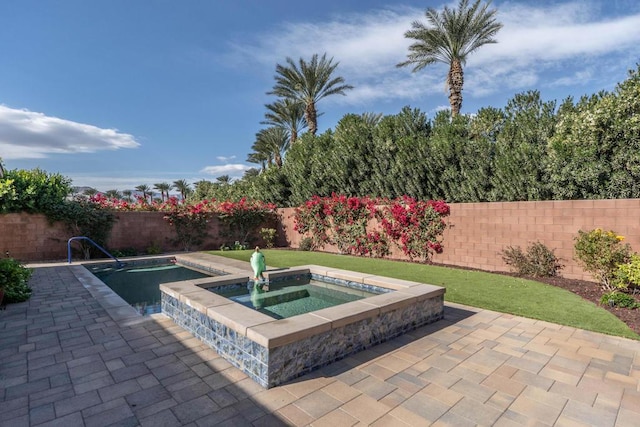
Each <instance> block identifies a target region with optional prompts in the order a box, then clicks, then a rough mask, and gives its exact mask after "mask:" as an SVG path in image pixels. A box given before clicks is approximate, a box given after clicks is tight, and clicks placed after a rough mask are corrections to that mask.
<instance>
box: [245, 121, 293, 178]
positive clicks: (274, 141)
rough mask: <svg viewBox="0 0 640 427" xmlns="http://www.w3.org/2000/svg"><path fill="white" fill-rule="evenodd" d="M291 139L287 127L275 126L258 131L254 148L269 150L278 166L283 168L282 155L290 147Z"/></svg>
mask: <svg viewBox="0 0 640 427" xmlns="http://www.w3.org/2000/svg"><path fill="white" fill-rule="evenodd" d="M289 140H290V138H289V132H288V131H287V130H286V129H285V128H283V127H280V126H273V127H270V128H267V129H262V130H260V131H259V132H258V133H256V142H255V143H254V144H253V147H252V148H254V149H255V148H258V149H259V150H263V151H266V152H268V153H269V154H270V157H271V158H273V161H274V163H275V164H276V166H277V167H279V168H281V167H282V157H283V156H284V154H285V153H286V152H287V150H288V149H289ZM256 151H257V150H256Z"/></svg>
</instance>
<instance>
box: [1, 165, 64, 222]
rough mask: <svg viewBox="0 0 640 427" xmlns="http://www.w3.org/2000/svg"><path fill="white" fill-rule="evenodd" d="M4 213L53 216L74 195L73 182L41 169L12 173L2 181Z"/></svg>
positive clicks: (2, 209)
mask: <svg viewBox="0 0 640 427" xmlns="http://www.w3.org/2000/svg"><path fill="white" fill-rule="evenodd" d="M1 181H2V182H3V183H2V184H1V185H0V212H2V213H7V212H29V213H44V214H47V215H48V214H49V213H50V212H51V211H52V210H53V209H55V207H56V206H57V205H58V204H60V203H62V202H63V201H64V200H65V199H66V197H67V195H69V194H71V186H70V185H71V180H70V179H69V178H66V177H64V176H62V175H60V174H57V173H53V174H49V173H47V172H45V171H43V170H41V169H32V170H21V169H20V170H19V169H16V170H10V171H6V173H5V174H4V176H3V177H2V178H1Z"/></svg>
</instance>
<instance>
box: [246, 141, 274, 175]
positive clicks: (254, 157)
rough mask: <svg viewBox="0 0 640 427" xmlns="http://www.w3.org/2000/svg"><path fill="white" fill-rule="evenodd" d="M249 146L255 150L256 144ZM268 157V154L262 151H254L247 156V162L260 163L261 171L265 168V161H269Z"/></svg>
mask: <svg viewBox="0 0 640 427" xmlns="http://www.w3.org/2000/svg"><path fill="white" fill-rule="evenodd" d="M251 148H253V149H254V150H255V149H256V144H253V147H251ZM269 159H270V158H269V154H268V153H265V152H264V151H255V152H253V153H250V154H249V155H248V156H247V162H249V163H256V164H258V165H260V166H261V167H262V169H261V170H263V171H264V170H265V169H266V168H267V161H269Z"/></svg>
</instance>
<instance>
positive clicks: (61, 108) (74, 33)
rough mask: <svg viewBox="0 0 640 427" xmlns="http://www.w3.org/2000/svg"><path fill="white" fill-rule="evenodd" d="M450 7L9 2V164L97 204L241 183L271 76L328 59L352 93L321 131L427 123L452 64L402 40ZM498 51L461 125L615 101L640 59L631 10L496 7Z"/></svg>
mask: <svg viewBox="0 0 640 427" xmlns="http://www.w3.org/2000/svg"><path fill="white" fill-rule="evenodd" d="M445 4H450V5H455V4H457V1H456V2H452V3H444V2H442V1H437V0H436V1H434V0H422V1H413V0H407V1H379V0H367V1H365V0H361V1H356V0H325V1H324V2H321V3H317V2H302V1H285V0H276V1H264V0H253V1H249V0H234V1H225V0H189V1H186V0H185V1H174V0H162V1H150V0H147V1H130V0H91V1H87V0H59V1H42V0H5V1H2V2H0V157H1V158H2V159H3V161H4V164H5V167H6V168H8V169H32V168H36V167H39V168H41V169H44V170H46V171H48V172H58V173H61V174H63V175H65V176H67V177H69V178H71V179H72V180H73V184H74V185H77V186H92V187H95V188H97V189H99V190H101V191H106V190H109V189H119V190H124V189H132V188H133V187H135V186H137V185H140V184H147V185H150V186H152V185H153V184H155V183H158V182H173V181H175V180H178V179H186V180H187V181H189V182H195V181H197V180H200V179H208V180H215V178H216V177H218V176H221V175H224V174H228V175H231V176H232V177H235V178H239V177H241V176H242V175H243V173H244V171H245V170H246V169H248V168H250V167H254V166H256V165H253V164H251V163H247V162H246V158H247V155H248V154H249V153H250V152H251V145H252V144H253V142H254V140H255V134H256V132H257V131H259V130H260V129H261V128H263V127H265V125H261V124H260V121H261V120H263V117H264V112H265V108H264V104H267V103H270V102H273V101H274V98H273V97H271V96H269V95H266V92H268V91H269V90H270V89H271V88H272V86H273V83H274V74H275V66H276V64H277V63H284V62H285V58H286V57H287V56H289V57H292V58H294V59H295V60H297V59H298V58H300V57H303V58H305V59H309V58H310V56H311V55H312V54H313V53H319V54H322V53H324V52H326V53H327V55H328V56H329V57H333V58H334V60H335V61H338V62H339V63H340V65H339V66H338V69H337V74H338V75H341V76H343V77H344V78H345V80H346V82H347V83H349V84H351V85H353V86H354V89H353V90H351V91H349V92H348V94H347V96H334V97H330V98H325V99H324V100H322V101H320V103H319V104H318V109H319V110H320V111H321V112H323V113H324V115H323V116H321V117H320V118H319V132H323V131H324V130H326V129H327V128H333V127H334V126H335V124H336V123H337V121H338V120H340V118H341V117H342V116H344V114H347V113H356V114H360V113H364V112H374V113H383V114H395V113H398V112H399V111H400V109H401V108H402V107H403V106H405V105H409V106H411V107H412V108H420V109H421V110H422V111H424V112H426V113H427V114H428V116H429V117H433V115H434V114H435V112H436V111H438V110H439V109H442V108H448V99H447V93H446V92H445V77H446V71H447V69H446V67H445V66H444V65H435V66H431V67H427V68H426V69H424V70H423V71H421V72H419V73H412V72H411V69H410V68H408V67H407V68H402V69H397V68H396V67H395V64H397V63H398V62H401V61H403V60H404V59H405V58H406V54H407V47H408V45H409V44H410V40H407V39H405V38H404V36H403V34H404V32H405V31H406V30H408V29H409V28H410V26H411V22H412V21H414V20H421V21H423V22H426V21H425V19H424V11H425V9H426V8H427V7H434V8H436V9H441V8H442V6H443V5H445ZM492 6H493V7H495V8H497V9H498V20H499V21H501V22H502V23H503V24H504V27H503V29H502V30H501V31H500V32H499V33H498V35H497V39H498V43H497V44H495V45H487V46H485V47H483V48H481V49H480V50H479V51H477V52H476V53H475V54H473V55H472V56H470V57H469V59H468V62H467V64H466V67H465V86H464V92H463V96H464V101H463V106H462V112H463V113H474V112H475V111H477V110H478V109H479V108H481V107H486V106H494V107H504V105H505V104H506V101H507V100H508V99H509V98H511V97H513V95H514V94H516V93H519V92H524V91H527V90H531V89H537V90H539V91H540V92H541V94H542V97H543V99H545V100H558V101H561V100H562V99H564V98H566V97H567V96H574V98H579V97H580V96H582V95H585V94H589V95H590V94H593V93H596V92H598V91H600V90H613V89H614V87H615V85H616V83H618V82H620V81H622V80H624V79H625V78H626V76H627V71H628V70H629V69H635V68H636V63H638V62H640V30H639V28H640V2H637V1H636V0H585V1H577V0H576V1H536V2H531V1H524V0H523V1H515V0H512V1H494V2H493V3H492Z"/></svg>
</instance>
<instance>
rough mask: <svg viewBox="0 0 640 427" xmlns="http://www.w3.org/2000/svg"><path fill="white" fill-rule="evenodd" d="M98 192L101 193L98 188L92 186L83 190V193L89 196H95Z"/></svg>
mask: <svg viewBox="0 0 640 427" xmlns="http://www.w3.org/2000/svg"><path fill="white" fill-rule="evenodd" d="M98 193H99V191H98V190H96V189H95V188H91V187H89V188H87V189H86V190H84V191H83V192H82V194H84V195H85V196H87V197H93V196H95V195H96V194H98Z"/></svg>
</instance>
